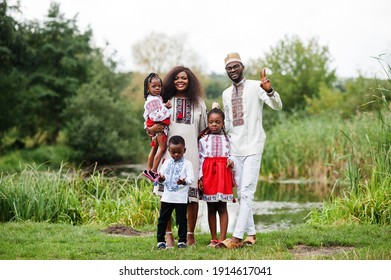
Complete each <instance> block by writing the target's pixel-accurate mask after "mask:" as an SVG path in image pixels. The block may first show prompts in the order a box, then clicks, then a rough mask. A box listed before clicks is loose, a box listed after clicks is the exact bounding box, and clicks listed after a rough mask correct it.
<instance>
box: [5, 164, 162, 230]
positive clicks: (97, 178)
mask: <svg viewBox="0 0 391 280" xmlns="http://www.w3.org/2000/svg"><path fill="white" fill-rule="evenodd" d="M0 185H1V188H0V221H19V220H32V221H37V222H41V221H45V222H52V223H62V222H63V223H71V224H85V223H98V224H110V223H122V224H125V225H131V226H146V225H152V224H154V223H155V221H156V219H157V215H158V205H159V199H158V197H156V196H155V195H154V194H152V191H151V188H152V187H151V185H150V184H149V183H147V182H146V181H144V180H143V179H141V180H137V179H136V180H129V179H126V180H124V179H118V178H110V177H106V176H104V175H103V174H101V173H98V172H94V173H93V174H92V175H90V176H84V175H83V172H82V171H81V170H73V169H68V170H66V171H65V166H64V165H63V166H62V167H61V168H60V169H59V170H58V171H55V172H53V171H51V170H47V171H44V172H43V171H40V170H39V168H38V167H37V166H34V165H31V166H27V167H26V168H25V169H24V170H23V171H22V172H20V173H15V174H5V173H1V174H0Z"/></svg>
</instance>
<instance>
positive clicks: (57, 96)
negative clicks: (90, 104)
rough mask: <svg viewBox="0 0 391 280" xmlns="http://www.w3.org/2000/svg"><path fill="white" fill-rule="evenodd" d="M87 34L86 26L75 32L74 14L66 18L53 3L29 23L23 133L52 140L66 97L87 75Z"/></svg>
mask: <svg viewBox="0 0 391 280" xmlns="http://www.w3.org/2000/svg"><path fill="white" fill-rule="evenodd" d="M91 36H92V32H91V31H90V30H87V31H86V32H84V33H81V32H79V30H78V27H77V21H76V18H73V19H66V18H65V17H64V15H63V14H62V13H61V12H60V7H59V4H56V3H52V4H51V6H50V8H49V12H48V16H47V21H45V22H44V23H43V24H40V23H38V22H31V23H30V24H29V38H28V44H29V46H30V52H31V60H30V62H29V64H28V70H29V73H30V74H29V76H28V79H29V81H28V85H27V87H26V90H25V91H26V98H25V99H24V105H25V106H24V110H25V116H26V118H25V120H24V122H22V123H21V126H20V131H21V132H23V133H24V136H27V137H32V136H34V135H37V134H38V135H45V137H44V139H45V141H46V142H48V143H49V144H54V143H56V141H57V137H58V134H59V131H60V129H61V127H62V126H63V119H62V117H61V116H62V115H61V113H62V112H63V110H64V108H65V104H66V103H65V101H66V99H68V98H70V97H72V96H73V95H75V94H76V92H77V90H78V88H79V87H80V86H81V85H82V84H83V83H85V82H87V81H88V78H89V77H88V68H89V67H90V64H91V52H92V48H91V47H90V39H91Z"/></svg>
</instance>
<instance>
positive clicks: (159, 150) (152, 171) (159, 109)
mask: <svg viewBox="0 0 391 280" xmlns="http://www.w3.org/2000/svg"><path fill="white" fill-rule="evenodd" d="M162 88H163V82H162V80H161V79H160V77H159V76H158V75H157V74H155V73H150V74H149V75H148V76H147V77H146V78H145V80H144V98H145V103H144V120H145V123H144V128H147V127H151V126H153V125H154V124H155V123H161V124H163V125H164V130H163V132H162V133H156V134H152V135H149V136H151V137H152V142H151V151H150V152H149V155H148V164H147V169H146V170H144V172H143V175H144V176H145V177H147V178H149V179H150V180H152V181H155V180H156V179H157V176H158V174H157V168H158V166H159V163H160V161H161V159H162V157H163V155H164V153H165V152H166V149H167V133H168V125H169V124H170V110H169V109H170V108H171V103H170V102H167V103H163V99H162V97H161V96H160V94H161V93H162Z"/></svg>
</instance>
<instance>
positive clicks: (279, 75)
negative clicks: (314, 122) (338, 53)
mask: <svg viewBox="0 0 391 280" xmlns="http://www.w3.org/2000/svg"><path fill="white" fill-rule="evenodd" d="M330 63H331V59H330V55H329V50H328V47H326V46H320V45H319V44H318V42H317V40H316V39H315V38H312V39H310V40H309V41H308V42H307V43H304V42H303V41H302V40H301V39H300V38H299V37H297V36H292V37H288V36H285V37H284V39H283V40H281V41H279V42H278V43H277V45H276V47H274V48H271V50H270V52H268V53H266V55H265V57H264V58H259V59H256V60H253V61H252V62H250V64H249V68H250V71H252V74H254V75H255V74H256V72H258V71H259V70H260V67H264V66H266V67H268V68H270V69H271V70H272V73H270V74H269V77H270V80H271V81H272V84H273V86H274V87H275V88H276V89H277V90H278V91H280V92H281V93H282V94H283V103H284V108H285V109H286V110H295V109H303V108H304V107H305V105H306V103H305V96H307V97H314V96H318V95H319V92H320V88H321V86H326V87H332V85H333V83H334V82H335V81H336V76H335V70H331V69H330ZM256 75H257V78H259V76H258V74H256Z"/></svg>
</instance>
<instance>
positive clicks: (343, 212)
mask: <svg viewBox="0 0 391 280" xmlns="http://www.w3.org/2000/svg"><path fill="white" fill-rule="evenodd" d="M378 101H379V104H380V105H381V106H382V109H380V110H379V116H378V123H380V127H381V130H380V131H379V133H378V134H377V135H373V136H374V137H369V136H368V135H366V140H367V142H366V144H367V147H368V148H367V149H366V151H367V159H366V160H365V161H363V162H362V158H360V157H358V156H357V154H358V152H357V146H358V145H356V142H355V138H353V137H351V136H349V135H348V134H345V136H346V138H347V139H348V140H349V142H350V143H351V146H352V152H351V154H350V156H349V168H348V169H347V170H346V177H347V178H348V180H349V188H348V189H347V190H345V191H344V192H343V194H342V196H341V195H340V196H338V197H336V196H334V195H332V196H331V200H330V201H327V202H324V204H323V207H322V208H321V209H320V210H315V211H312V212H311V213H310V214H309V220H308V223H310V224H379V225H390V224H391V126H390V124H391V108H390V107H389V105H388V103H387V101H386V99H385V97H384V95H382V96H381V98H379V100H378ZM364 167H367V168H368V169H370V172H367V173H364V175H363V169H365V168H364Z"/></svg>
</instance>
